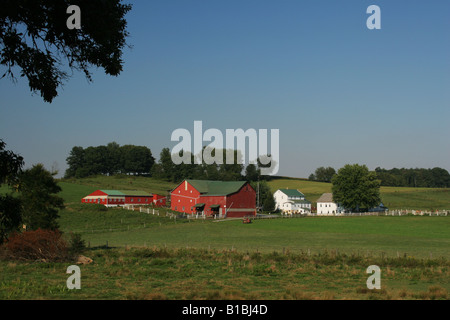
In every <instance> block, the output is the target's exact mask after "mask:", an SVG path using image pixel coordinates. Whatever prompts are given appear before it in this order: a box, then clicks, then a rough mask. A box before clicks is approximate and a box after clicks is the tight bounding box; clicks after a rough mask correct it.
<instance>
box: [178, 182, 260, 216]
mask: <svg viewBox="0 0 450 320" xmlns="http://www.w3.org/2000/svg"><path fill="white" fill-rule="evenodd" d="M171 209H172V210H173V211H177V212H183V213H185V214H190V215H202V216H205V217H225V218H231V217H245V216H255V215H256V192H255V189H253V188H252V186H251V185H250V184H249V183H248V182H245V181H208V180H185V181H183V182H182V183H180V184H179V185H178V186H177V187H176V188H175V189H173V190H172V192H171Z"/></svg>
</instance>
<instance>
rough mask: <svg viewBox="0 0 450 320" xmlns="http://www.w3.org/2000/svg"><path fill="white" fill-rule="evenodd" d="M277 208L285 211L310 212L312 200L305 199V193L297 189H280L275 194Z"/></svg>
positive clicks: (291, 212) (290, 212)
mask: <svg viewBox="0 0 450 320" xmlns="http://www.w3.org/2000/svg"><path fill="white" fill-rule="evenodd" d="M273 197H274V199H275V209H276V210H280V211H282V212H283V213H288V214H293V213H310V212H311V202H309V201H308V200H306V199H305V195H304V194H303V193H301V192H300V191H299V190H295V189H279V190H277V191H275V193H274V194H273Z"/></svg>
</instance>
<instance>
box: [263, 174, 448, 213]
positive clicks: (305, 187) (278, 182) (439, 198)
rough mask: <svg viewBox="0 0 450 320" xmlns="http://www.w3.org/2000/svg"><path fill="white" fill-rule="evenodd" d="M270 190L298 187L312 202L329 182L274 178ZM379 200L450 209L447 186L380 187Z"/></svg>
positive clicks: (392, 204)
mask: <svg viewBox="0 0 450 320" xmlns="http://www.w3.org/2000/svg"><path fill="white" fill-rule="evenodd" d="M269 186H270V188H271V189H272V191H276V190H278V189H280V188H289V189H299V190H300V191H301V192H302V193H303V194H305V196H306V198H307V199H308V200H309V201H311V202H312V203H314V202H316V201H317V199H318V198H319V197H320V196H321V195H322V194H323V193H326V192H331V183H324V182H316V181H308V180H304V179H292V178H284V179H274V180H272V181H269ZM380 191H381V200H382V201H383V203H384V205H385V206H387V207H388V208H389V209H413V210H450V189H449V188H405V187H381V190H380Z"/></svg>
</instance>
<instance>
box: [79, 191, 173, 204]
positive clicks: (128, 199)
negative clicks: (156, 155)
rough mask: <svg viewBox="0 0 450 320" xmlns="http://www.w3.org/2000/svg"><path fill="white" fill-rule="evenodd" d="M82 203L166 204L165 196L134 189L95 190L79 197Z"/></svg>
mask: <svg viewBox="0 0 450 320" xmlns="http://www.w3.org/2000/svg"><path fill="white" fill-rule="evenodd" d="M81 202H82V203H97V204H103V205H105V206H107V207H116V206H125V205H150V204H153V205H154V206H157V207H162V206H165V205H166V197H163V196H160V195H157V194H150V193H147V192H145V191H135V190H120V191H119V190H97V191H95V192H93V193H91V194H90V195H88V196H86V197H84V198H83V199H81Z"/></svg>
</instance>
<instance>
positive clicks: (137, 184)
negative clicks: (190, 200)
mask: <svg viewBox="0 0 450 320" xmlns="http://www.w3.org/2000/svg"><path fill="white" fill-rule="evenodd" d="M60 185H61V186H62V188H63V192H62V194H61V195H62V196H63V197H64V199H65V200H66V202H69V203H70V202H75V203H76V202H79V201H80V200H81V198H83V197H84V196H86V195H88V194H89V193H91V192H93V191H95V190H97V189H120V190H122V189H123V190H142V191H147V192H150V193H158V194H162V195H166V194H168V192H170V190H172V189H173V188H174V187H175V186H176V185H177V184H176V183H172V182H167V181H161V180H157V179H153V178H147V177H136V176H113V177H107V176H95V177H89V178H84V179H64V180H61V181H60ZM69 185H70V188H67V187H68V186H69ZM268 185H269V187H270V188H271V190H272V192H275V191H276V190H278V189H280V188H289V189H298V190H300V191H301V192H302V193H304V194H305V196H306V198H307V199H308V200H309V201H311V202H312V203H315V202H316V201H317V199H318V198H319V197H320V196H321V195H322V194H323V193H327V192H331V184H330V183H324V182H316V181H308V180H305V179H296V178H285V177H283V178H276V179H273V180H270V181H269V182H268ZM381 199H382V201H383V203H384V204H385V205H386V206H387V207H388V208H389V209H414V210H450V189H449V188H405V187H381Z"/></svg>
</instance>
